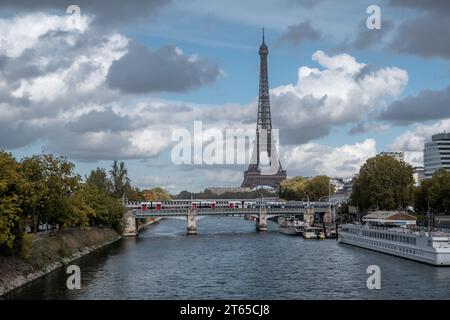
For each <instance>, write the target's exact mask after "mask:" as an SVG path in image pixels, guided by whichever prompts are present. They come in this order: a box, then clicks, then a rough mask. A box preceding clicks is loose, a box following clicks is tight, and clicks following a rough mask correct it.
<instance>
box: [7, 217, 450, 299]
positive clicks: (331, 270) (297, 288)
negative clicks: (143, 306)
mask: <svg viewBox="0 0 450 320" xmlns="http://www.w3.org/2000/svg"><path fill="white" fill-rule="evenodd" d="M185 230H186V221H183V220H175V219H167V220H163V221H161V222H159V223H157V224H155V225H153V226H151V227H149V228H148V229H147V230H145V231H143V232H142V233H141V234H140V235H139V237H137V238H127V239H123V240H121V241H118V242H116V243H115V244H113V245H111V246H109V247H107V248H103V249H101V250H98V251H96V252H94V253H92V254H90V255H89V256H86V257H83V258H81V259H79V260H77V261H76V262H74V264H78V265H79V266H80V268H81V278H82V288H81V290H68V289H67V288H66V279H67V277H68V275H67V274H66V273H65V269H60V270H57V271H55V272H53V273H51V274H49V275H47V276H45V277H43V278H40V279H38V280H36V281H34V282H32V283H30V284H28V285H26V286H24V287H22V288H19V289H18V290H16V291H14V292H12V293H11V294H9V295H8V296H7V297H6V298H7V299H29V298H33V299H217V298H218V299H411V298H412V299H422V298H425V299H449V298H450V268H438V267H432V266H428V265H423V264H420V263H416V262H413V261H408V260H403V259H400V258H396V257H392V256H389V255H385V254H381V253H376V252H372V251H368V250H364V249H360V248H356V247H352V246H348V245H343V244H338V243H337V242H336V241H335V240H322V241H315V240H309V241H306V240H303V239H302V238H301V237H295V236H287V235H284V234H280V233H279V232H278V231H277V225H276V224H274V223H272V222H269V231H268V232H265V233H257V232H256V231H255V225H254V222H250V221H244V220H243V218H242V217H214V218H212V217H208V218H205V219H201V220H200V221H199V222H198V231H199V234H198V235H197V236H191V237H186V236H185ZM369 265H378V266H379V267H380V268H381V289H380V290H369V289H367V285H366V281H367V277H368V276H369V275H368V274H367V273H366V269H367V267H368V266H369Z"/></svg>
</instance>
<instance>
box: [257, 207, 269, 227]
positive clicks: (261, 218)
mask: <svg viewBox="0 0 450 320" xmlns="http://www.w3.org/2000/svg"><path fill="white" fill-rule="evenodd" d="M256 230H257V231H267V209H266V208H261V209H260V210H259V214H258V219H257V220H256Z"/></svg>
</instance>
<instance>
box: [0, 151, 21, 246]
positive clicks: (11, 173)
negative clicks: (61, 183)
mask: <svg viewBox="0 0 450 320" xmlns="http://www.w3.org/2000/svg"><path fill="white" fill-rule="evenodd" d="M26 188H27V184H26V181H25V179H24V178H23V176H22V175H21V173H20V164H19V163H18V162H17V161H16V160H15V159H14V158H13V156H12V155H11V154H10V153H6V152H4V151H0V253H2V254H5V255H9V254H12V253H15V252H18V251H20V239H21V237H22V231H21V221H22V218H23V217H22V207H21V206H22V203H23V196H22V195H23V193H24V192H25V191H26Z"/></svg>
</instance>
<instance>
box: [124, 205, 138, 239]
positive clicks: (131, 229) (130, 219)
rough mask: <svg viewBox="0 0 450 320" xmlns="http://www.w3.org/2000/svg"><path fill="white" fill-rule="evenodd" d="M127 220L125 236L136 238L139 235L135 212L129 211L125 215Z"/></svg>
mask: <svg viewBox="0 0 450 320" xmlns="http://www.w3.org/2000/svg"><path fill="white" fill-rule="evenodd" d="M124 218H125V228H124V230H123V235H124V236H125V237H127V236H136V235H137V234H138V230H137V223H136V217H135V215H134V213H133V211H127V213H125V215H124Z"/></svg>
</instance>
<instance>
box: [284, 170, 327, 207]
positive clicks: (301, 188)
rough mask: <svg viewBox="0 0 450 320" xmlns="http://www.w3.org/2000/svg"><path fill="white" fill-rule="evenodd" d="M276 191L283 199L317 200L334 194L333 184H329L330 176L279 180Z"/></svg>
mask: <svg viewBox="0 0 450 320" xmlns="http://www.w3.org/2000/svg"><path fill="white" fill-rule="evenodd" d="M278 193H279V196H280V198H283V199H285V200H298V201H301V200H306V199H309V200H310V201H318V200H319V199H320V198H322V197H328V195H329V194H330V193H331V194H334V186H333V185H330V178H329V177H327V176H316V177H312V178H304V177H293V178H291V179H286V180H284V181H283V182H281V184H280V187H279V189H278Z"/></svg>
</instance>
